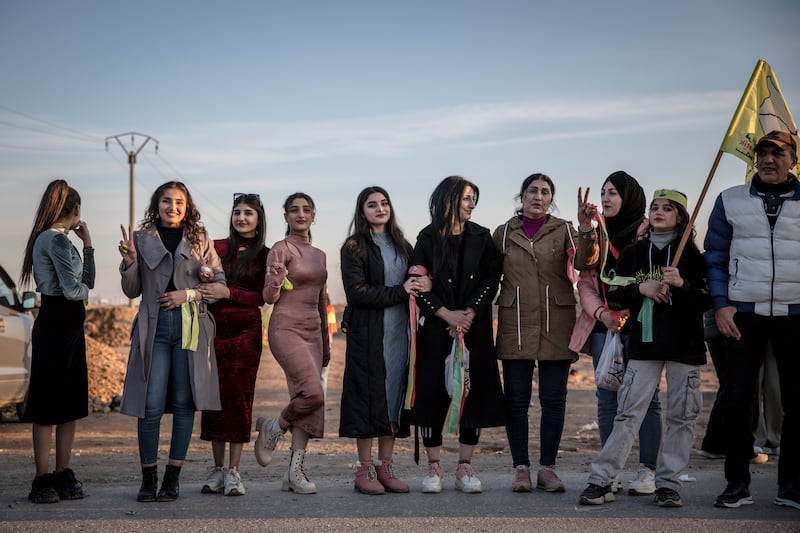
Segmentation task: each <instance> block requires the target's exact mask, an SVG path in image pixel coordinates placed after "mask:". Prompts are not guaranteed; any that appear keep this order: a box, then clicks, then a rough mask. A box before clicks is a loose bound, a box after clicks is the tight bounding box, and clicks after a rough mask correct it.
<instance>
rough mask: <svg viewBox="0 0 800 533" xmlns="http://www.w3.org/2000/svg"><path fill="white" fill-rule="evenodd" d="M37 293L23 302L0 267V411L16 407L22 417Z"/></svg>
mask: <svg viewBox="0 0 800 533" xmlns="http://www.w3.org/2000/svg"><path fill="white" fill-rule="evenodd" d="M35 305H36V293H34V292H25V293H23V295H22V300H20V296H19V294H18V293H17V287H16V285H15V284H14V280H12V279H11V277H10V276H9V275H8V273H6V271H5V270H4V269H3V267H2V266H0V408H6V407H8V406H15V407H16V408H17V414H18V415H20V416H21V415H22V407H23V402H24V401H25V395H26V394H27V392H28V381H29V379H30V369H31V331H32V328H33V316H32V315H31V314H30V311H31V310H32V309H33V308H34V307H35Z"/></svg>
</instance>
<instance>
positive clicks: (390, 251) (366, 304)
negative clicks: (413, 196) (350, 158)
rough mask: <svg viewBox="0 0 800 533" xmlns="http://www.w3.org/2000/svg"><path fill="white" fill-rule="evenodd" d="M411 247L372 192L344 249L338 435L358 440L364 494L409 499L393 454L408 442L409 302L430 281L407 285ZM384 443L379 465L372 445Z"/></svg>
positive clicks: (381, 195)
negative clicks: (403, 420)
mask: <svg viewBox="0 0 800 533" xmlns="http://www.w3.org/2000/svg"><path fill="white" fill-rule="evenodd" d="M410 256H411V245H410V244H409V243H408V241H406V239H405V237H404V236H403V232H402V231H401V230H400V228H399V227H397V224H396V223H395V217H394V212H393V209H392V204H391V200H390V199H389V194H388V193H387V192H386V191H385V190H384V189H383V188H381V187H367V188H366V189H364V190H363V191H361V193H360V194H359V195H358V199H357V200H356V209H355V214H354V215H353V221H352V222H351V224H350V237H348V238H347V240H346V241H345V243H344V245H343V246H342V250H341V259H342V261H341V265H342V281H343V282H344V290H345V294H346V296H347V309H346V310H345V315H344V324H343V329H345V330H346V331H345V333H346V334H347V350H346V352H345V354H346V360H345V368H344V380H343V383H342V401H341V416H340V421H339V436H340V437H352V438H355V439H357V440H356V442H357V446H358V459H359V465H358V469H357V470H356V478H355V488H356V490H358V491H359V492H363V493H365V494H383V493H384V492H387V491H388V492H408V484H406V483H405V482H403V481H401V480H400V479H398V478H397V477H395V475H394V472H393V469H392V453H393V451H394V440H395V437H397V436H407V435H408V430H407V428H403V427H401V424H400V412H401V408H402V401H403V394H404V390H405V377H406V362H407V359H408V298H409V296H408V295H409V293H410V292H411V291H412V290H417V289H420V288H421V289H430V281H429V280H427V279H425V280H422V279H418V278H413V277H412V278H408V277H407V275H406V271H407V268H408V259H409V257H410ZM375 437H377V438H378V458H379V459H380V461H379V462H378V464H377V465H376V464H373V461H372V439H373V438H375Z"/></svg>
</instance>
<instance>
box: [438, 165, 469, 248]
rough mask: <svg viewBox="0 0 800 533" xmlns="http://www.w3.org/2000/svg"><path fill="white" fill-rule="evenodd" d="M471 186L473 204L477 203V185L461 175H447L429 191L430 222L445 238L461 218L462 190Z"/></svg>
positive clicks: (459, 222)
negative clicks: (473, 195)
mask: <svg viewBox="0 0 800 533" xmlns="http://www.w3.org/2000/svg"><path fill="white" fill-rule="evenodd" d="M467 187H472V191H473V193H474V194H475V205H478V197H479V195H480V190H479V189H478V186H477V185H475V184H474V183H472V182H471V181H468V180H466V179H464V178H462V177H461V176H448V177H446V178H445V179H443V180H442V181H441V182H440V183H439V185H437V186H436V188H435V189H434V190H433V193H431V198H430V200H429V201H428V210H429V211H430V214H431V224H433V227H434V228H435V229H436V232H437V233H438V234H439V235H440V236H441V237H442V238H443V239H446V238H447V237H449V236H450V235H452V234H453V226H455V225H456V223H458V224H461V223H462V222H465V221H463V220H461V198H462V197H463V196H464V190H465V189H466V188H467Z"/></svg>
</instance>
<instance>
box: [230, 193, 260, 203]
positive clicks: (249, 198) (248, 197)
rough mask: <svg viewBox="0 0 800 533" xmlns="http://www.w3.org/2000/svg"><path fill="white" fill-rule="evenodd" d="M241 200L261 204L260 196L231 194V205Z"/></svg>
mask: <svg viewBox="0 0 800 533" xmlns="http://www.w3.org/2000/svg"><path fill="white" fill-rule="evenodd" d="M242 198H244V199H245V200H246V201H248V202H258V203H261V196H260V195H258V194H252V193H243V192H235V193H233V203H236V202H238V201H239V200H241V199H242Z"/></svg>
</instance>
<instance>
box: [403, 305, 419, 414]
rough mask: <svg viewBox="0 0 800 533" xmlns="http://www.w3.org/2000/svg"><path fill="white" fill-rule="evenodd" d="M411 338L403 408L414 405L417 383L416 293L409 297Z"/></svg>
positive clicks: (409, 407)
mask: <svg viewBox="0 0 800 533" xmlns="http://www.w3.org/2000/svg"><path fill="white" fill-rule="evenodd" d="M408 310H409V324H410V326H411V328H410V337H411V338H410V339H409V343H408V376H407V377H406V397H405V401H404V402H403V409H406V410H409V409H411V408H412V407H414V396H415V393H416V383H417V298H416V297H415V296H414V293H413V292H412V293H410V294H409V297H408Z"/></svg>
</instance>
